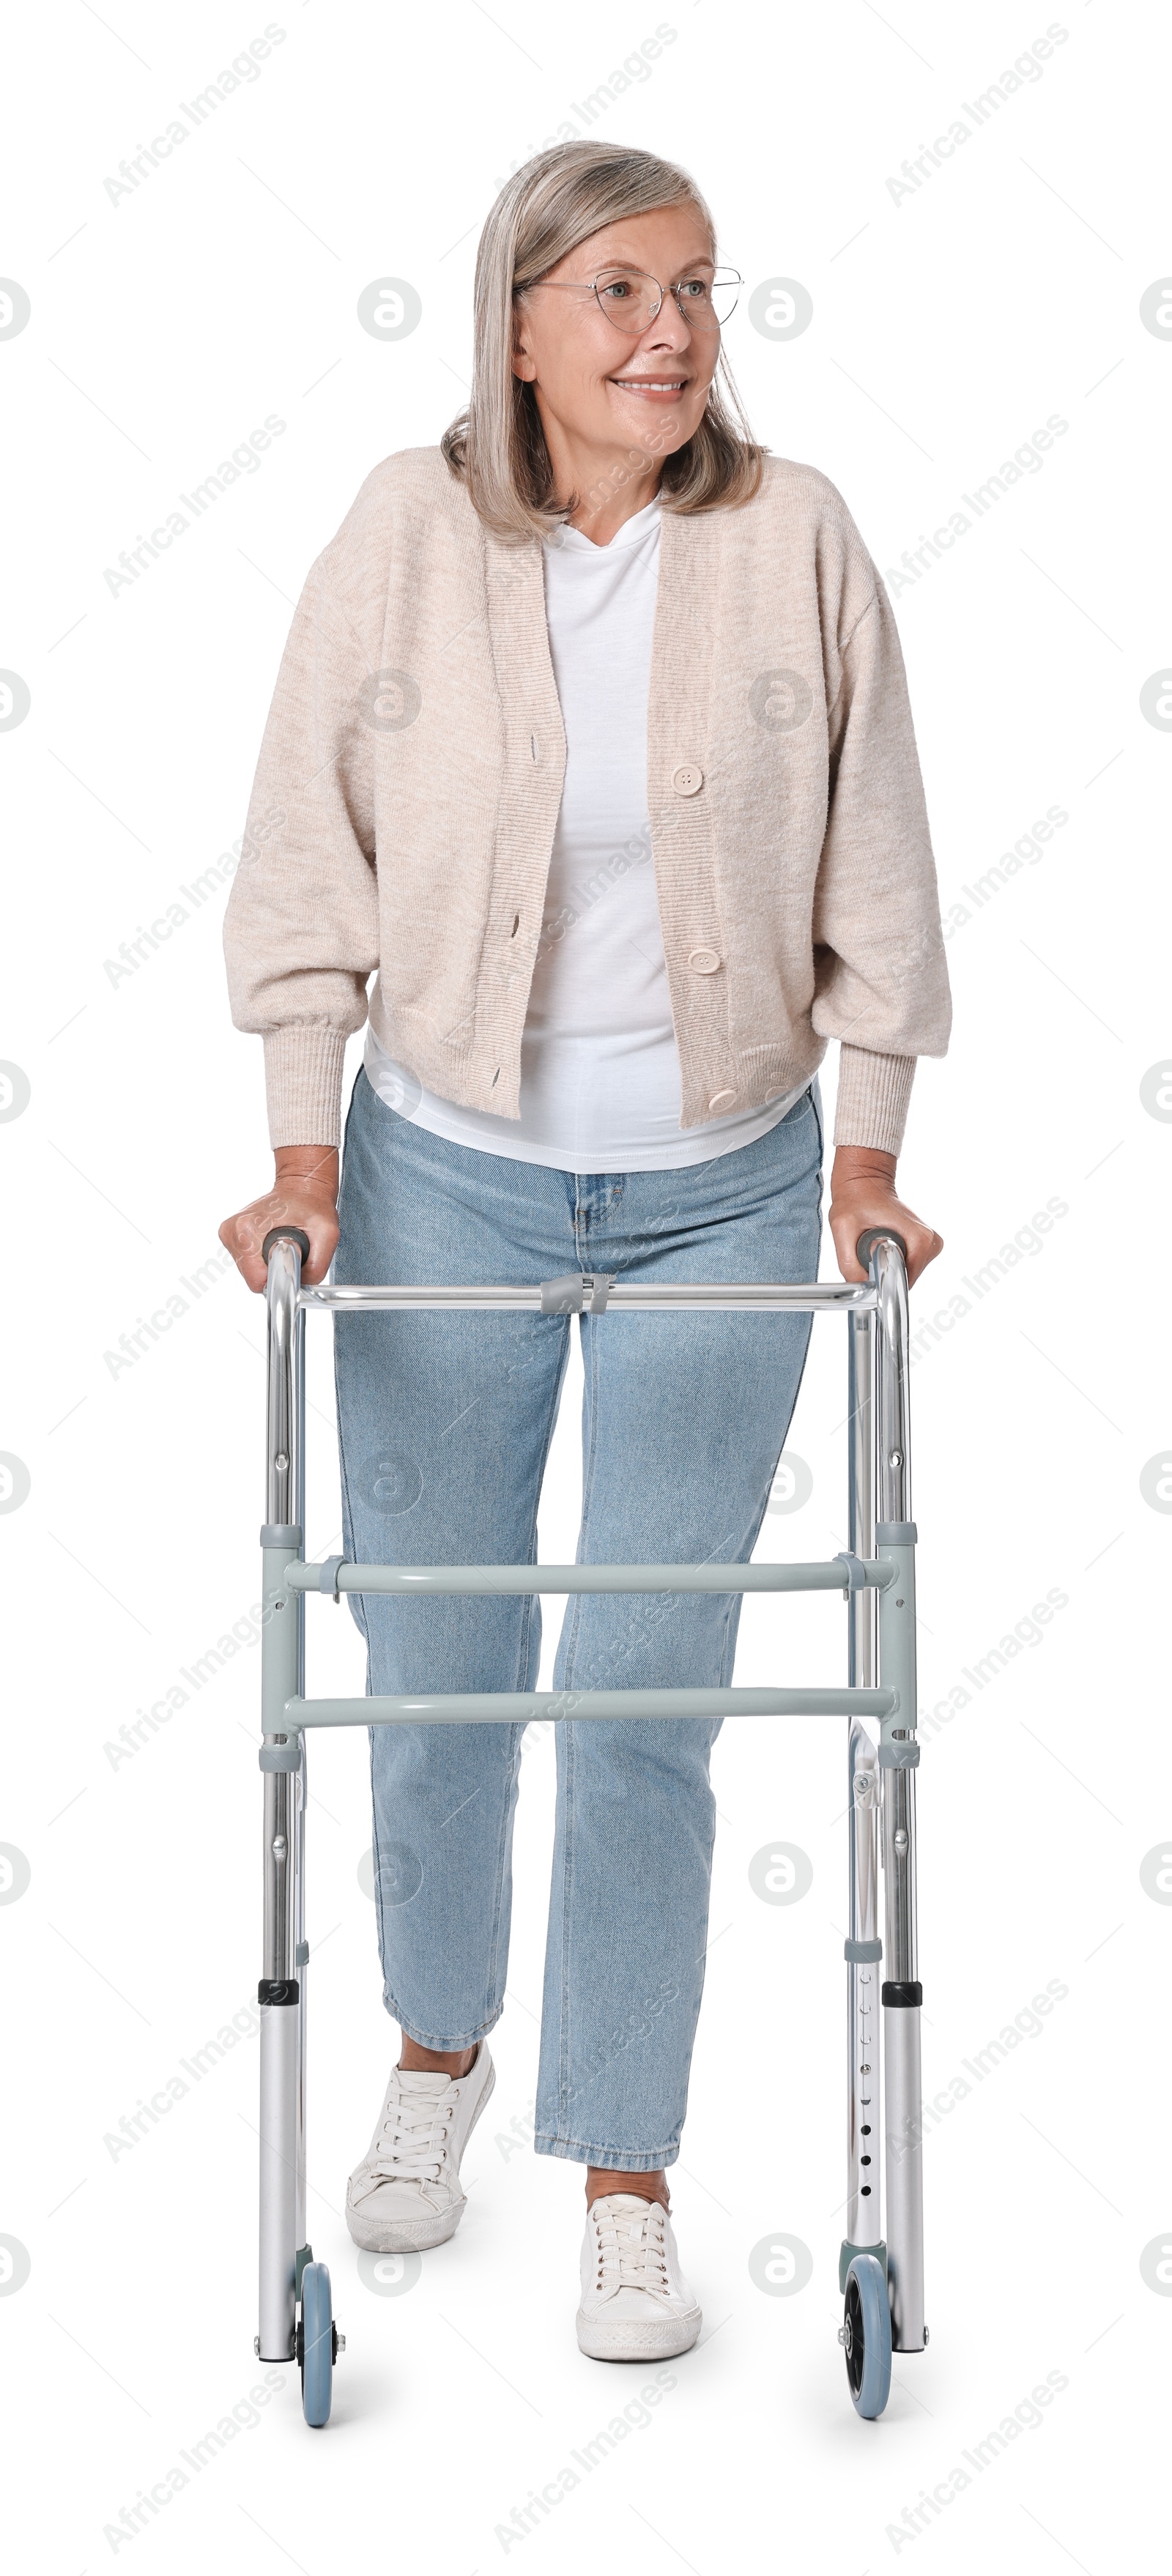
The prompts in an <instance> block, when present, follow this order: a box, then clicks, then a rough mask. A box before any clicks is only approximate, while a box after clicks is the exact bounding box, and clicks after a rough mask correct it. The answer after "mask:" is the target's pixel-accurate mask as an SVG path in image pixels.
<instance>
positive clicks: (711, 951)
mask: <svg viewBox="0 0 1172 2576" xmlns="http://www.w3.org/2000/svg"><path fill="white" fill-rule="evenodd" d="M688 964H689V966H690V967H691V969H692V972H693V974H694V975H715V973H716V970H717V967H718V966H719V964H720V959H719V957H718V956H717V954H716V950H715V948H694V949H693V950H692V954H691V956H690V957H689V959H688Z"/></svg>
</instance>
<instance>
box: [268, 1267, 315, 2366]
mask: <svg viewBox="0 0 1172 2576" xmlns="http://www.w3.org/2000/svg"><path fill="white" fill-rule="evenodd" d="M300 1288H301V1254H300V1251H299V1249H298V1246H297V1245H296V1244H295V1243H293V1242H290V1241H289V1240H288V1239H287V1238H285V1239H282V1240H281V1241H279V1242H277V1243H274V1244H273V1246H272V1249H271V1253H270V1256H269V1264H268V1287H267V1299H266V1302H267V1310H268V1349H267V1381H268V1405H267V1422H266V1485H265V1499H266V1523H265V1528H264V1530H263V1531H262V1533H261V1543H262V1548H263V1560H264V1582H263V1595H264V1601H263V1620H262V1627H261V1695H262V1715H263V1723H264V1729H265V1734H264V1746H263V1750H262V1756H261V1759H262V1763H264V1764H265V1769H264V1828H263V1846H262V1855H263V1879H264V1929H263V1946H262V1958H263V1974H262V1977H261V1981H260V1985H259V1988H258V2001H259V2009H260V2332H259V2334H258V2337H257V2349H258V2352H259V2354H260V2356H261V2358H262V2360H265V2361H288V2360H289V2359H290V2358H291V2356H292V2353H293V2342H294V2330H295V2306H296V2288H297V2269H298V2266H297V2255H298V2251H299V2249H300V2248H301V2247H302V2246H304V2244H305V2037H306V1995H305V1962H306V1959H307V1957H308V1952H307V1949H306V1944H305V1781H306V1765H305V1739H304V1736H303V1735H297V1736H295V1737H291V1736H290V1734H289V1732H288V1730H287V1728H286V1727H285V1726H284V1724H283V1722H282V1720H283V1712H284V1708H285V1705H286V1702H287V1701H288V1700H289V1699H290V1698H291V1697H292V1696H294V1694H296V1693H299V1692H300V1691H302V1690H303V1689H304V1681H305V1599H304V1595H303V1594H302V1593H296V1592H293V1591H292V1590H291V1589H290V1587H289V1585H288V1583H287V1581H286V1579H285V1577H286V1568H287V1566H288V1563H289V1559H290V1556H291V1555H297V1556H300V1555H301V1554H302V1553H303V1518H304V1496H305V1368H304V1349H305V1318H304V1315H303V1313H302V1312H301V1308H300V1303H299V1298H300ZM266 1757H267V1760H266Z"/></svg>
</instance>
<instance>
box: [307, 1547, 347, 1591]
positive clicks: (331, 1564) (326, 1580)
mask: <svg viewBox="0 0 1172 2576" xmlns="http://www.w3.org/2000/svg"><path fill="white" fill-rule="evenodd" d="M346 1563H347V1559H346V1558H345V1557H344V1556H327V1558H326V1560H325V1563H324V1565H318V1566H315V1567H314V1572H315V1574H316V1576H317V1588H318V1591H319V1592H332V1593H333V1596H334V1599H335V1601H340V1600H341V1598H342V1596H341V1593H340V1592H339V1590H338V1569H339V1566H343V1565H345V1564H346Z"/></svg>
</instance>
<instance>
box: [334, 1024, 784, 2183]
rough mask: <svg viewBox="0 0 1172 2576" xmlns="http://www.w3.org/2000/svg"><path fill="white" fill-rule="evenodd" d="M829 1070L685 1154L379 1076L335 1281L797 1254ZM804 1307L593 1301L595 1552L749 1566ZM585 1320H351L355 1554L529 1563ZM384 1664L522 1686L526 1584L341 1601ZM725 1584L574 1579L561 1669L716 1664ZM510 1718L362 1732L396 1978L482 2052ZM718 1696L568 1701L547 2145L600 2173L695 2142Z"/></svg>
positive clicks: (528, 1615)
mask: <svg viewBox="0 0 1172 2576" xmlns="http://www.w3.org/2000/svg"><path fill="white" fill-rule="evenodd" d="M821 1163H822V1122H821V1110H820V1101H819V1096H818V1088H817V1084H816V1083H814V1084H813V1085H811V1088H810V1090H809V1091H808V1092H806V1093H805V1094H804V1095H803V1097H802V1099H801V1100H800V1101H799V1102H798V1103H797V1105H796V1107H795V1108H794V1109H792V1110H791V1111H790V1113H789V1115H788V1117H786V1118H784V1119H782V1120H781V1122H780V1123H779V1125H778V1126H776V1127H774V1128H773V1129H772V1130H771V1131H770V1133H769V1134H768V1135H765V1136H762V1137H759V1138H758V1139H757V1141H756V1142H755V1143H754V1144H750V1145H744V1146H741V1147H740V1148H739V1149H737V1150H736V1151H735V1152H733V1153H730V1154H724V1155H721V1156H720V1157H719V1158H718V1159H717V1160H716V1161H714V1162H708V1163H697V1164H692V1165H689V1166H687V1167H686V1168H685V1169H683V1170H680V1171H670V1172H625V1173H622V1174H609V1175H608V1174H605V1173H598V1174H575V1173H573V1172H563V1171H558V1170H552V1169H549V1168H548V1167H546V1166H544V1165H542V1164H536V1163H521V1162H514V1161H511V1160H508V1159H506V1158H505V1157H504V1156H501V1155H497V1154H485V1153H481V1152H479V1151H478V1150H476V1149H474V1148H473V1147H470V1146H466V1145H455V1144H451V1143H449V1142H448V1141H447V1140H446V1139H445V1138H442V1137H438V1136H433V1135H431V1134H430V1133H429V1132H428V1131H427V1130H426V1129H424V1128H420V1127H416V1126H413V1125H412V1123H411V1121H410V1120H409V1119H406V1118H401V1117H400V1116H399V1115H398V1114H397V1112H396V1111H395V1110H393V1109H390V1108H388V1107H387V1106H386V1105H385V1103H384V1102H382V1101H381V1100H379V1099H378V1097H377V1096H376V1094H375V1092H374V1091H373V1090H372V1089H371V1086H370V1084H369V1083H368V1081H367V1079H366V1076H365V1074H364V1073H360V1074H359V1076H358V1080H357V1083H356V1085H355V1088H354V1096H353V1100H352V1102H351V1107H350V1114H349V1119H348V1122H347V1128H346V1144H345V1155H344V1160H343V1168H342V1189H341V1227H342V1233H341V1242H340V1245H339V1250H338V1257H337V1270H336V1276H337V1278H338V1279H339V1280H341V1281H351V1282H352V1281H356V1280H387V1281H394V1282H397V1283H399V1284H404V1285H406V1284H411V1283H417V1282H423V1281H428V1280H431V1281H444V1280H448V1281H453V1282H467V1283H475V1282H479V1283H489V1282H493V1281H498V1282H505V1281H507V1282H532V1281H538V1280H542V1279H551V1278H555V1277H558V1276H561V1275H563V1274H564V1273H565V1272H567V1271H571V1270H579V1269H581V1270H601V1271H609V1272H615V1273H618V1274H620V1275H621V1276H623V1277H625V1278H628V1279H652V1278H659V1279H672V1280H688V1279H710V1280H730V1281H731V1280H737V1279H757V1280H765V1279H774V1280H796V1279H813V1278H815V1277H816V1276H817V1268H818V1244H819V1231H820V1212H821ZM810 1321H811V1319H810V1317H809V1316H807V1315H727V1314H726V1315H720V1314H715V1315H714V1314H689V1313H677V1314H648V1315H631V1314H626V1315H603V1316H590V1315H584V1316H583V1317H582V1319H581V1324H580V1330H581V1334H582V1356H583V1362H584V1368H585V1381H586V1384H585V1400H584V1406H583V1422H582V1441H583V1503H582V1528H581V1537H580V1541H579V1548H578V1559H579V1562H580V1563H586V1564H590V1563H595V1564H598V1563H612V1564H613V1563H621V1562H628V1563H637V1564H650V1563H655V1562H657V1561H658V1562H662V1563H684V1564H687V1563H700V1562H703V1561H704V1560H705V1559H714V1560H716V1561H717V1562H718V1563H726V1564H728V1563H732V1562H734V1561H736V1562H744V1561H747V1559H748V1558H749V1557H750V1556H751V1554H752V1551H753V1547H754V1544H755V1541H756V1538H757V1534H758V1531H759V1529H760V1526H761V1521H762V1517H763V1514H764V1511H765V1505H766V1502H767V1500H768V1495H769V1488H770V1485H771V1482H772V1479H773V1475H774V1472H775V1470H776V1466H777V1461H778V1458H779V1456H780V1454H781V1450H782V1448H783V1446H784V1443H785V1436H786V1432H787V1429H788V1427H789V1420H790V1415H791V1413H792V1411H793V1406H794V1401H795V1398H796V1396H797V1392H798V1387H799V1384H800V1382H801V1376H802V1369H803V1366H804V1363H805V1356H806V1349H807V1346H808V1342H809V1336H810ZM570 1323H571V1319H570V1317H569V1316H565V1315H537V1314H500V1313H495V1314H494V1313H486V1314H476V1315H465V1314H427V1313H422V1314H397V1315H396V1314H383V1315H351V1316H339V1317H338V1318H337V1319H336V1323H335V1365H336V1374H337V1392H338V1422H339V1436H340V1443H341V1455H342V1491H343V1509H344V1519H345V1545H346V1552H347V1554H348V1555H349V1556H350V1557H352V1558H354V1559H356V1560H358V1561H359V1562H362V1561H365V1562H366V1563H375V1562H382V1563H385V1564H391V1565H402V1564H407V1565H411V1564H414V1565H476V1564H530V1563H532V1562H533V1561H534V1560H535V1558H536V1554H537V1548H536V1536H537V1504H538V1496H539V1493H540V1490H541V1480H542V1475H543V1472H544V1468H545V1463H546V1459H547V1457H548V1454H549V1446H550V1441H551V1439H552V1436H553V1429H554V1423H555V1421H556V1419H557V1410H558V1400H559V1396H560V1393H561V1386H562V1380H563V1377H564V1374H565V1368H566V1360H567V1356H568V1352H569V1342H570ZM351 1606H352V1608H353V1611H354V1615H355V1617H356V1619H357V1620H358V1624H359V1626H360V1627H361V1629H362V1631H363V1634H364V1635H365V1637H366V1640H367V1650H368V1662H367V1670H368V1688H369V1689H370V1690H371V1691H373V1692H409V1691H518V1690H531V1689H535V1688H536V1684H537V1670H538V1656H539V1651H540V1640H541V1609H540V1603H539V1600H538V1598H537V1597H536V1596H535V1595H518V1596H513V1597H508V1598H499V1599H487V1598H483V1599H471V1600H470V1599H467V1598H465V1599H457V1598H443V1597H432V1598H430V1599H404V1598H395V1599H393V1598H389V1597H387V1596H372V1597H370V1598H368V1599H362V1600H360V1599H358V1598H357V1597H356V1596H352V1600H351ZM739 1613H740V1596H739V1595H736V1594H731V1595H730V1594H722V1595H713V1596H707V1597H706V1596H702V1595H699V1594H672V1595H660V1596H654V1595H652V1596H646V1597H641V1596H639V1595H637V1594H626V1595H623V1594H618V1595H614V1594H610V1595H606V1594H587V1595H576V1596H572V1597H571V1599H570V1600H569V1601H568V1603H567V1606H566V1611H565V1616H564V1619H563V1624H562V1632H561V1640H560V1643H559V1646H558V1653H557V1662H556V1666H555V1672H554V1686H555V1688H558V1689H560V1688H562V1687H566V1688H573V1689H576V1690H591V1689H614V1688H627V1687H631V1688H643V1687H647V1686H652V1687H654V1686H659V1687H664V1686H669V1687H676V1686H678V1685H686V1684H694V1685H695V1684H703V1685H709V1686H711V1685H725V1684H727V1683H728V1682H730V1681H731V1679H732V1670H733V1655H734V1651H735V1647H736V1634H737V1622H738V1618H739ZM522 1732H523V1730H522V1728H521V1727H520V1726H517V1725H513V1726H432V1727H429V1726H384V1727H373V1728H372V1729H371V1779H372V1787H373V1792H374V1860H375V1885H376V1893H377V1900H378V1922H379V1940H380V1946H381V1953H382V1964H383V1977H384V2000H385V2002H386V2006H387V2010H388V2011H389V2012H391V2013H393V2014H394V2016H395V2018H396V2020H397V2021H399V2022H400V2023H401V2024H402V2027H403V2029H404V2030H405V2031H406V2032H407V2033H408V2034H409V2036H410V2037H411V2038H413V2039H416V2040H418V2041H420V2042H421V2043H422V2044H423V2045H424V2046H425V2047H428V2048H437V2049H459V2048H467V2047H470V2046H471V2045H472V2044H473V2042H474V2041H477V2040H479V2039H480V2037H481V2036H482V2034H483V2033H484V2032H486V2031H488V2030H491V2029H492V2027H493V2024H494V2023H495V2022H496V2021H497V2020H498V2018H499V2016H500V2013H501V2010H502V2006H503V2000H504V1989H505V1978H506V1970H507V1963H508V1947H509V1915H510V1900H511V1875H510V1852H511V1843H512V1828H513V1813H514V1808H515V1806H516V1800H517V1789H518V1777H519V1771H520V1759H521V1737H522ZM718 1732H719V1721H716V1722H708V1721H693V1720H680V1719H664V1720H653V1721H650V1722H647V1723H643V1722H627V1721H622V1722H619V1723H616V1724H610V1723H602V1722H599V1721H596V1720H585V1721H583V1722H581V1723H579V1724H577V1725H575V1723H574V1721H573V1720H572V1719H561V1720H559V1721H558V1723H557V1728H556V1739H557V1779H558V1798H557V1824H556V1832H555V1842H554V1856H553V1879H552V1888H551V1894H550V1911H549V1932H548V1941H547V1949H546V1963H545V1987H544V1996H543V2010H542V2028H541V2056H540V2066H539V2074H538V2088H537V2116H536V2136H535V2142H534V2143H535V2145H536V2148H537V2151H538V2153H539V2154H542V2155H550V2156H565V2157H569V2158H571V2159H573V2160H575V2161H576V2162H578V2163H581V2164H591V2165H600V2166H606V2167H608V2168H610V2169H612V2170H620V2171H623V2170H625V2171H629V2172H635V2171H638V2172H654V2171H656V2170H657V2169H658V2168H659V2167H660V2166H661V2165H669V2164H672V2163H673V2162H674V2160H675V2158H676V2156H677V2155H678V2153H679V2140H680V2131H681V2128H682V2125H683V2120H684V2114H685V2111H686V2108H687V2089H688V2070H689V2066H690V2062H691V2055H692V2047H693V2042H694V2039H695V2032H696V2021H697V2015H698V2013H699V2008H700V1995H701V1989H702V1987H703V1982H704V1959H705V1946H706V1942H707V1926H708V1887H709V1875H710V1868H711V1859H712V1842H713V1820H714V1804H713V1798H712V1792H711V1788H710V1786H709V1778H708V1762H709V1753H710V1750H711V1747H712V1744H713V1742H714V1740H715V1738H716V1735H717V1734H718Z"/></svg>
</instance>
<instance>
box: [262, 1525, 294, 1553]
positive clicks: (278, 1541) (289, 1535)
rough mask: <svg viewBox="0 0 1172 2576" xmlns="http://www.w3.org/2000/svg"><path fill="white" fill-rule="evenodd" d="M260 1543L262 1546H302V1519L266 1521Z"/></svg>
mask: <svg viewBox="0 0 1172 2576" xmlns="http://www.w3.org/2000/svg"><path fill="white" fill-rule="evenodd" d="M260 1543H261V1546H262V1547H300V1545H301V1523H300V1521H264V1522H263V1523H262V1525H261V1533H260Z"/></svg>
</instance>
